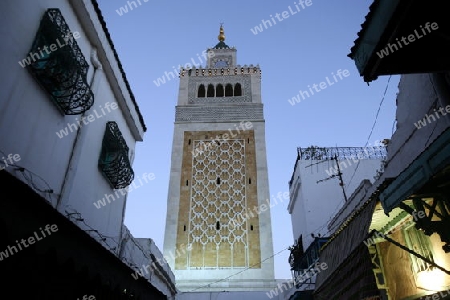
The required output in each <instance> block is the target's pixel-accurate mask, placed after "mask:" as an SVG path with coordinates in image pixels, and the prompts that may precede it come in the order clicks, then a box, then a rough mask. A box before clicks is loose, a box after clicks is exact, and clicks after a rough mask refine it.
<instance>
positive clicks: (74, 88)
mask: <svg viewBox="0 0 450 300" xmlns="http://www.w3.org/2000/svg"><path fill="white" fill-rule="evenodd" d="M52 50H53V51H52ZM28 59H29V61H30V64H29V66H28V68H29V70H30V71H31V73H32V74H33V75H34V77H35V78H36V79H37V81H38V82H39V83H40V85H41V86H42V87H43V88H44V89H45V90H46V91H47V92H48V93H49V94H50V95H51V98H52V101H53V102H54V103H55V104H56V106H57V107H58V108H59V109H60V110H61V111H62V112H63V113H64V114H66V115H77V114H81V113H83V112H85V111H87V110H88V109H89V108H90V107H91V106H92V105H93V104H94V94H93V93H92V91H91V88H90V86H89V84H88V83H87V81H86V74H87V71H88V69H89V65H88V63H87V62H86V60H85V58H84V56H83V53H82V52H81V50H80V48H79V47H78V44H77V42H76V41H75V38H74V37H73V33H72V32H71V31H70V29H69V26H68V25H67V23H66V21H65V20H64V17H63V16H62V14H61V11H60V10H59V9H57V8H50V9H48V10H47V11H46V12H45V14H44V16H43V17H42V19H41V23H40V25H39V30H38V31H37V33H36V36H35V38H34V42H33V45H32V46H31V50H30V53H29V56H28Z"/></svg>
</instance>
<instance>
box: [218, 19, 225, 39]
mask: <svg viewBox="0 0 450 300" xmlns="http://www.w3.org/2000/svg"><path fill="white" fill-rule="evenodd" d="M217 38H218V39H219V41H220V42H223V41H225V33H224V31H223V23H220V33H219V36H218V37H217Z"/></svg>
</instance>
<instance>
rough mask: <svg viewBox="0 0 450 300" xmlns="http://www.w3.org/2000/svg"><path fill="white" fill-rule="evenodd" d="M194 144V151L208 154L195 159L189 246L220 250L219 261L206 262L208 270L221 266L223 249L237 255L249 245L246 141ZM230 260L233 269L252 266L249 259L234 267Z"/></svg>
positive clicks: (217, 259)
mask: <svg viewBox="0 0 450 300" xmlns="http://www.w3.org/2000/svg"><path fill="white" fill-rule="evenodd" d="M193 142H194V148H197V149H205V151H201V152H199V153H198V154H197V155H195V156H194V157H193V162H192V187H191V197H190V200H191V204H190V207H191V210H190V216H189V224H190V225H189V229H188V230H189V232H188V246H189V247H190V248H202V249H205V248H207V246H209V247H210V248H212V249H216V250H217V255H216V261H214V260H209V261H208V259H206V260H205V261H204V262H202V263H203V266H205V267H217V266H219V265H221V263H220V262H219V260H220V252H221V251H220V250H221V248H223V249H230V250H231V252H233V251H232V250H233V249H234V248H235V247H239V248H243V249H247V245H248V241H247V221H246V218H245V217H244V207H246V191H245V178H246V174H245V141H244V140H237V139H236V140H227V141H221V142H212V143H211V141H204V140H203V141H202V140H200V141H199V140H196V141H193ZM230 220H239V221H236V222H230ZM211 246H212V247H211ZM245 252H247V250H245ZM246 256H247V255H245V257H244V258H246ZM230 259H231V261H230V262H229V264H230V265H229V266H235V267H246V266H248V260H247V259H243V260H241V262H240V263H239V264H238V265H235V264H236V262H235V263H234V264H232V262H233V261H234V259H233V257H230Z"/></svg>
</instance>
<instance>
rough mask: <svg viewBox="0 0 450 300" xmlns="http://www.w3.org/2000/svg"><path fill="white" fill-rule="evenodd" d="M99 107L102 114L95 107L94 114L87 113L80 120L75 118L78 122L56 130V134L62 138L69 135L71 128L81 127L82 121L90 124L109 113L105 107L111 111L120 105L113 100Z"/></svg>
mask: <svg viewBox="0 0 450 300" xmlns="http://www.w3.org/2000/svg"><path fill="white" fill-rule="evenodd" d="M99 107H100V109H101V111H102V114H101V115H100V114H98V112H97V110H96V109H94V111H93V113H92V114H89V115H87V116H85V117H81V119H80V120H78V118H75V120H76V121H77V123H67V126H66V127H64V128H63V129H61V130H60V131H59V132H56V135H57V136H58V137H59V138H60V139H62V138H63V137H65V136H68V135H69V130H70V132H74V131H75V132H76V131H77V130H78V128H80V127H81V122H83V124H84V125H88V124H89V123H92V122H94V121H95V120H97V119H100V118H102V117H103V116H105V115H106V114H107V113H106V112H105V110H104V109H103V108H105V109H106V110H107V111H108V113H110V112H111V110H115V109H117V108H118V107H119V106H118V105H117V103H116V102H113V103H109V102H106V103H105V106H104V107H101V106H99Z"/></svg>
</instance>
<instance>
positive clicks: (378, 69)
mask: <svg viewBox="0 0 450 300" xmlns="http://www.w3.org/2000/svg"><path fill="white" fill-rule="evenodd" d="M443 5H444V4H443V3H441V2H438V1H433V2H430V3H428V4H427V5H426V6H423V5H421V3H420V2H419V1H385V0H375V1H373V3H372V5H371V6H370V8H369V12H368V14H367V16H366V17H365V22H364V23H363V24H362V28H361V30H360V32H359V33H358V38H357V39H356V40H355V45H354V46H353V47H352V49H351V53H350V54H349V57H350V58H352V59H353V60H354V61H355V64H356V66H357V68H358V70H359V72H360V74H361V76H363V78H364V80H365V81H367V82H370V81H373V80H376V79H377V77H378V76H384V75H397V74H401V78H400V83H399V92H398V95H397V99H396V104H397V111H396V121H397V127H396V131H395V132H394V134H393V136H392V138H391V141H390V143H389V144H388V146H387V153H388V156H387V160H386V164H385V169H384V173H383V174H381V176H380V177H379V179H378V180H377V181H376V182H374V183H373V185H372V186H370V187H369V188H368V192H367V193H366V194H365V195H362V194H361V195H360V196H358V197H357V198H358V200H357V201H358V202H361V203H363V205H361V206H360V208H357V209H355V211H354V212H353V213H352V214H351V215H350V217H349V218H348V219H347V220H346V221H345V222H344V223H343V224H342V225H341V226H340V228H339V229H338V230H337V231H336V232H335V234H334V235H333V236H332V237H331V238H330V241H329V243H328V244H326V245H324V247H323V248H322V249H321V252H320V260H321V261H323V262H328V264H329V266H330V268H329V269H328V270H327V271H326V272H324V273H321V274H319V275H318V278H317V284H316V291H315V295H316V296H317V297H319V298H321V299H322V298H332V299H351V298H352V297H354V298H355V299H356V298H358V299H392V300H400V299H426V300H430V299H439V300H440V299H449V298H450V258H449V255H448V253H449V252H450V246H449V244H450V238H449V236H450V231H449V228H450V226H449V225H450V224H449V218H448V216H449V214H450V209H449V208H450V205H449V195H450V188H449V187H450V177H449V168H450V167H449V164H450V148H449V147H450V146H449V145H450V129H449V127H450V121H449V120H450V118H449V115H448V113H449V112H450V100H449V99H450V93H449V91H450V88H449V86H450V85H449V82H450V81H449V80H448V71H449V69H450V67H449V66H450V65H449V64H448V51H449V50H450V43H449V42H448V39H446V38H445V36H447V35H448V34H449V32H450V26H449V22H448V18H447V16H446V14H445V10H444V6H443ZM421 29H423V31H418V30H421ZM416 33H417V34H418V35H415V34H416ZM405 37H408V40H406V39H405ZM413 38H414V40H413ZM416 38H417V39H416ZM411 40H412V41H411ZM394 41H395V42H394ZM404 41H406V42H408V43H409V42H410V44H411V45H409V44H404ZM387 50H389V51H390V52H387V54H388V55H380V54H383V53H384V54H386V51H387ZM383 51H384V52H383ZM411 57H415V58H417V60H416V61H415V62H411V60H410V58H411ZM349 241H351V242H349ZM336 253H338V255H336Z"/></svg>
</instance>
